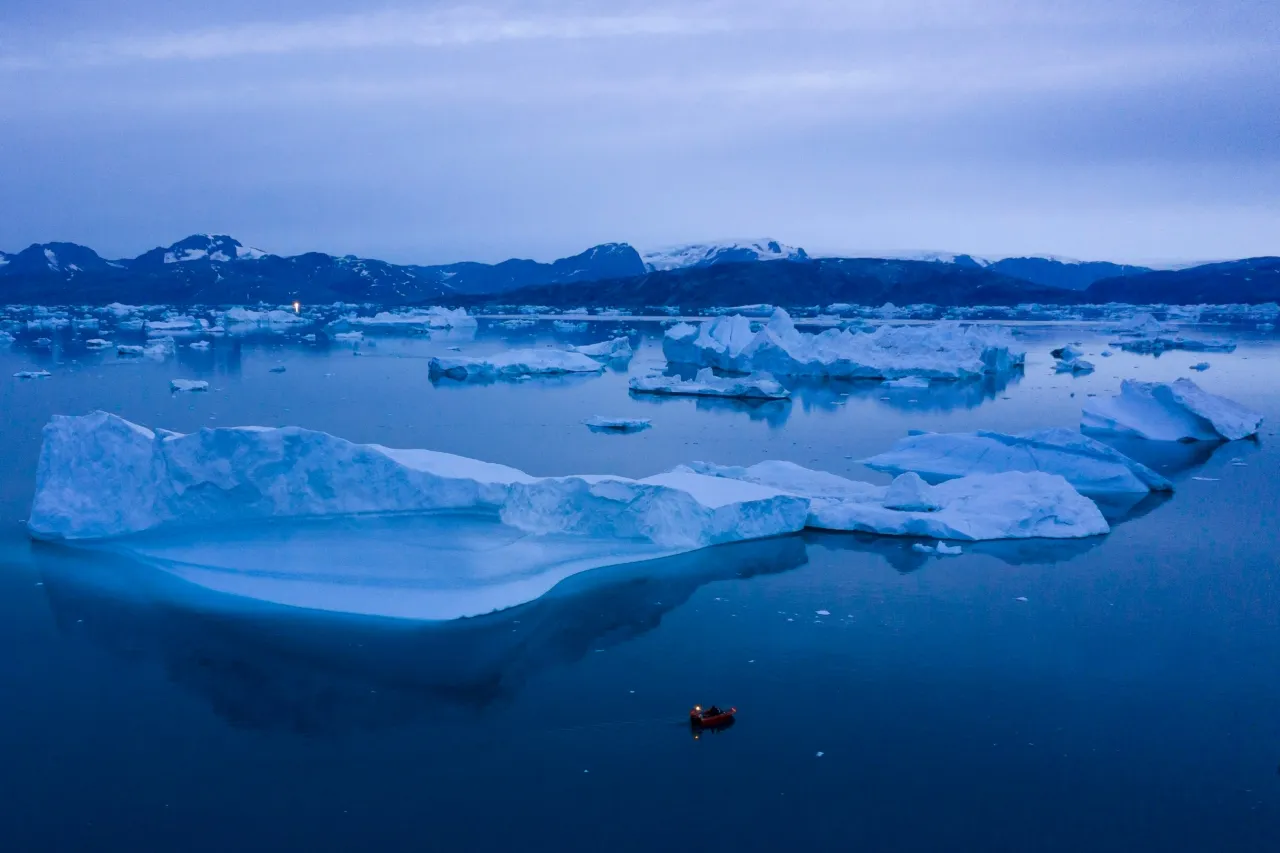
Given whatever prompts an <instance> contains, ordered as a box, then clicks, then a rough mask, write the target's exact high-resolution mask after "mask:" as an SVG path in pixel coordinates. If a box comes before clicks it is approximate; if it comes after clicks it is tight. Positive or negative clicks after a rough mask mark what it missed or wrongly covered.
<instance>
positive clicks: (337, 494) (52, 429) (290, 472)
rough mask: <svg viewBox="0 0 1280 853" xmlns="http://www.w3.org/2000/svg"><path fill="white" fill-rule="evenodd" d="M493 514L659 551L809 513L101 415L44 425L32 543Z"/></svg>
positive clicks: (724, 491)
mask: <svg viewBox="0 0 1280 853" xmlns="http://www.w3.org/2000/svg"><path fill="white" fill-rule="evenodd" d="M444 510H453V511H458V510H463V511H468V512H480V513H489V514H494V513H501V516H502V519H503V521H505V522H506V523H507V524H511V525H514V526H516V527H519V528H520V529H522V530H525V531H529V532H535V533H547V532H557V533H576V534H593V535H606V534H605V533H602V531H608V532H607V535H608V536H609V537H614V538H616V537H619V536H621V537H624V538H625V537H639V538H642V539H645V540H647V541H650V542H653V543H655V544H658V545H662V546H663V547H666V548H677V549H688V548H694V547H703V546H705V545H710V544H715V543H719V542H728V541H737V540H740V539H750V538H755V537H758V536H774V535H778V534H781V533H792V532H795V531H797V530H799V529H801V528H802V527H803V526H804V517H805V515H806V513H807V512H808V504H807V502H805V501H803V500H802V499H798V498H796V497H795V496H793V495H790V494H785V493H782V492H780V491H778V490H776V489H769V488H763V487H756V486H751V485H750V484H744V483H738V484H734V486H733V487H731V488H726V487H725V485H724V484H723V483H721V482H720V481H718V480H716V479H715V478H710V477H703V476H698V475H691V474H661V475H658V476H656V477H650V478H648V479H645V480H628V479H625V478H622V477H611V476H580V477H549V478H536V477H532V476H530V475H528V474H526V473H524V472H523V471H519V470H517V469H515V468H509V467H507V466H505V465H496V464H493V463H489V462H481V461H478V460H475V459H468V458H466V457H462V456H454V455H452V454H449V453H439V452H436V451H431V450H397V449H392V448H388V447H382V446H380V445H375V444H355V443H353V442H350V441H346V440H345V439H341V438H337V437H336V436H332V435H329V434H328V433H323V432H316V431H313V430H306V429H301V428H299V427H282V428H279V429H269V428H266V427H237V428H219V429H204V430H201V431H200V432H198V433H191V434H188V435H182V434H178V433H167V432H166V433H160V432H153V431H152V430H149V429H146V428H145V427H141V426H138V425H137V424H134V423H131V422H129V421H126V420H124V419H122V418H120V417H117V416H115V415H111V414H108V413H106V412H95V413H93V414H91V415H85V416H83V417H67V416H55V417H54V418H53V420H52V421H51V422H50V423H49V424H48V425H47V426H46V427H45V430H44V444H43V446H42V448H41V452H40V462H39V466H38V469H37V475H36V495H35V499H34V501H33V502H32V507H31V517H30V519H29V520H28V522H27V526H28V529H29V530H30V532H31V533H32V535H33V536H36V537H38V538H46V539H92V538H105V537H114V536H124V535H128V534H133V533H141V532H143V531H148V530H154V529H156V528H160V527H173V526H191V525H208V524H213V523H218V524H224V525H225V524H227V523H229V522H252V521H255V520H263V519H280V518H309V517H330V516H353V515H360V514H369V513H380V514H382V513H412V512H417V513H423V512H438V511H444Z"/></svg>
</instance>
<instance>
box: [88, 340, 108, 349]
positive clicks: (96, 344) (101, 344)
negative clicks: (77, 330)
mask: <svg viewBox="0 0 1280 853" xmlns="http://www.w3.org/2000/svg"><path fill="white" fill-rule="evenodd" d="M84 345H85V348H86V349H107V348H109V347H110V346H111V341H107V340H103V339H102V338H89V340H87V341H85V342H84Z"/></svg>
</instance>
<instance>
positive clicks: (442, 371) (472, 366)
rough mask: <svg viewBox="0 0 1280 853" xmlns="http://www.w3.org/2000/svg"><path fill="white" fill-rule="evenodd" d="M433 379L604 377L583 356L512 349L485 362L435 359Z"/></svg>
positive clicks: (453, 357) (455, 357)
mask: <svg viewBox="0 0 1280 853" xmlns="http://www.w3.org/2000/svg"><path fill="white" fill-rule="evenodd" d="M428 370H429V371H430V374H431V375H432V376H445V377H448V378H450V379H471V380H491V379H514V378H517V377H521V376H558V375H563V374H568V373H603V372H604V365H603V364H601V363H600V362H598V361H596V360H595V359H593V358H591V357H590V356H586V355H583V354H582V353H577V352H569V351H568V350H557V349H513V350H507V351H506V352H500V353H498V354H496V355H492V356H488V357H485V358H471V357H468V356H464V355H451V356H435V357H433V358H432V359H431V363H430V366H429V367H428Z"/></svg>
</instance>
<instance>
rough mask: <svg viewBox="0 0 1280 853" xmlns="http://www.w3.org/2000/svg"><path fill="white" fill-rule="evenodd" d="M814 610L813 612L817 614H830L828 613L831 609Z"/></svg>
mask: <svg viewBox="0 0 1280 853" xmlns="http://www.w3.org/2000/svg"><path fill="white" fill-rule="evenodd" d="M814 612H815V613H817V614H818V615H819V616H830V615H831V611H830V610H815V611H814Z"/></svg>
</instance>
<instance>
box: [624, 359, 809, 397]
mask: <svg viewBox="0 0 1280 853" xmlns="http://www.w3.org/2000/svg"><path fill="white" fill-rule="evenodd" d="M629 384H630V388H631V392H632V393H633V394H660V395H668V396H687V397H728V398H736V399H741V400H786V399H788V398H790V396H791V392H790V391H788V390H787V389H786V388H783V387H782V385H781V383H779V382H778V381H777V380H776V379H774V378H773V377H772V376H769V375H766V374H761V375H758V376H748V377H745V378H740V379H721V378H720V377H718V376H716V375H715V373H714V372H713V371H712V369H711V368H709V367H704V368H702V369H701V370H699V371H698V374H697V376H696V377H695V378H694V379H693V380H692V381H684V380H681V379H678V378H673V377H668V376H636V377H632V379H631V382H630V383H629Z"/></svg>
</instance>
